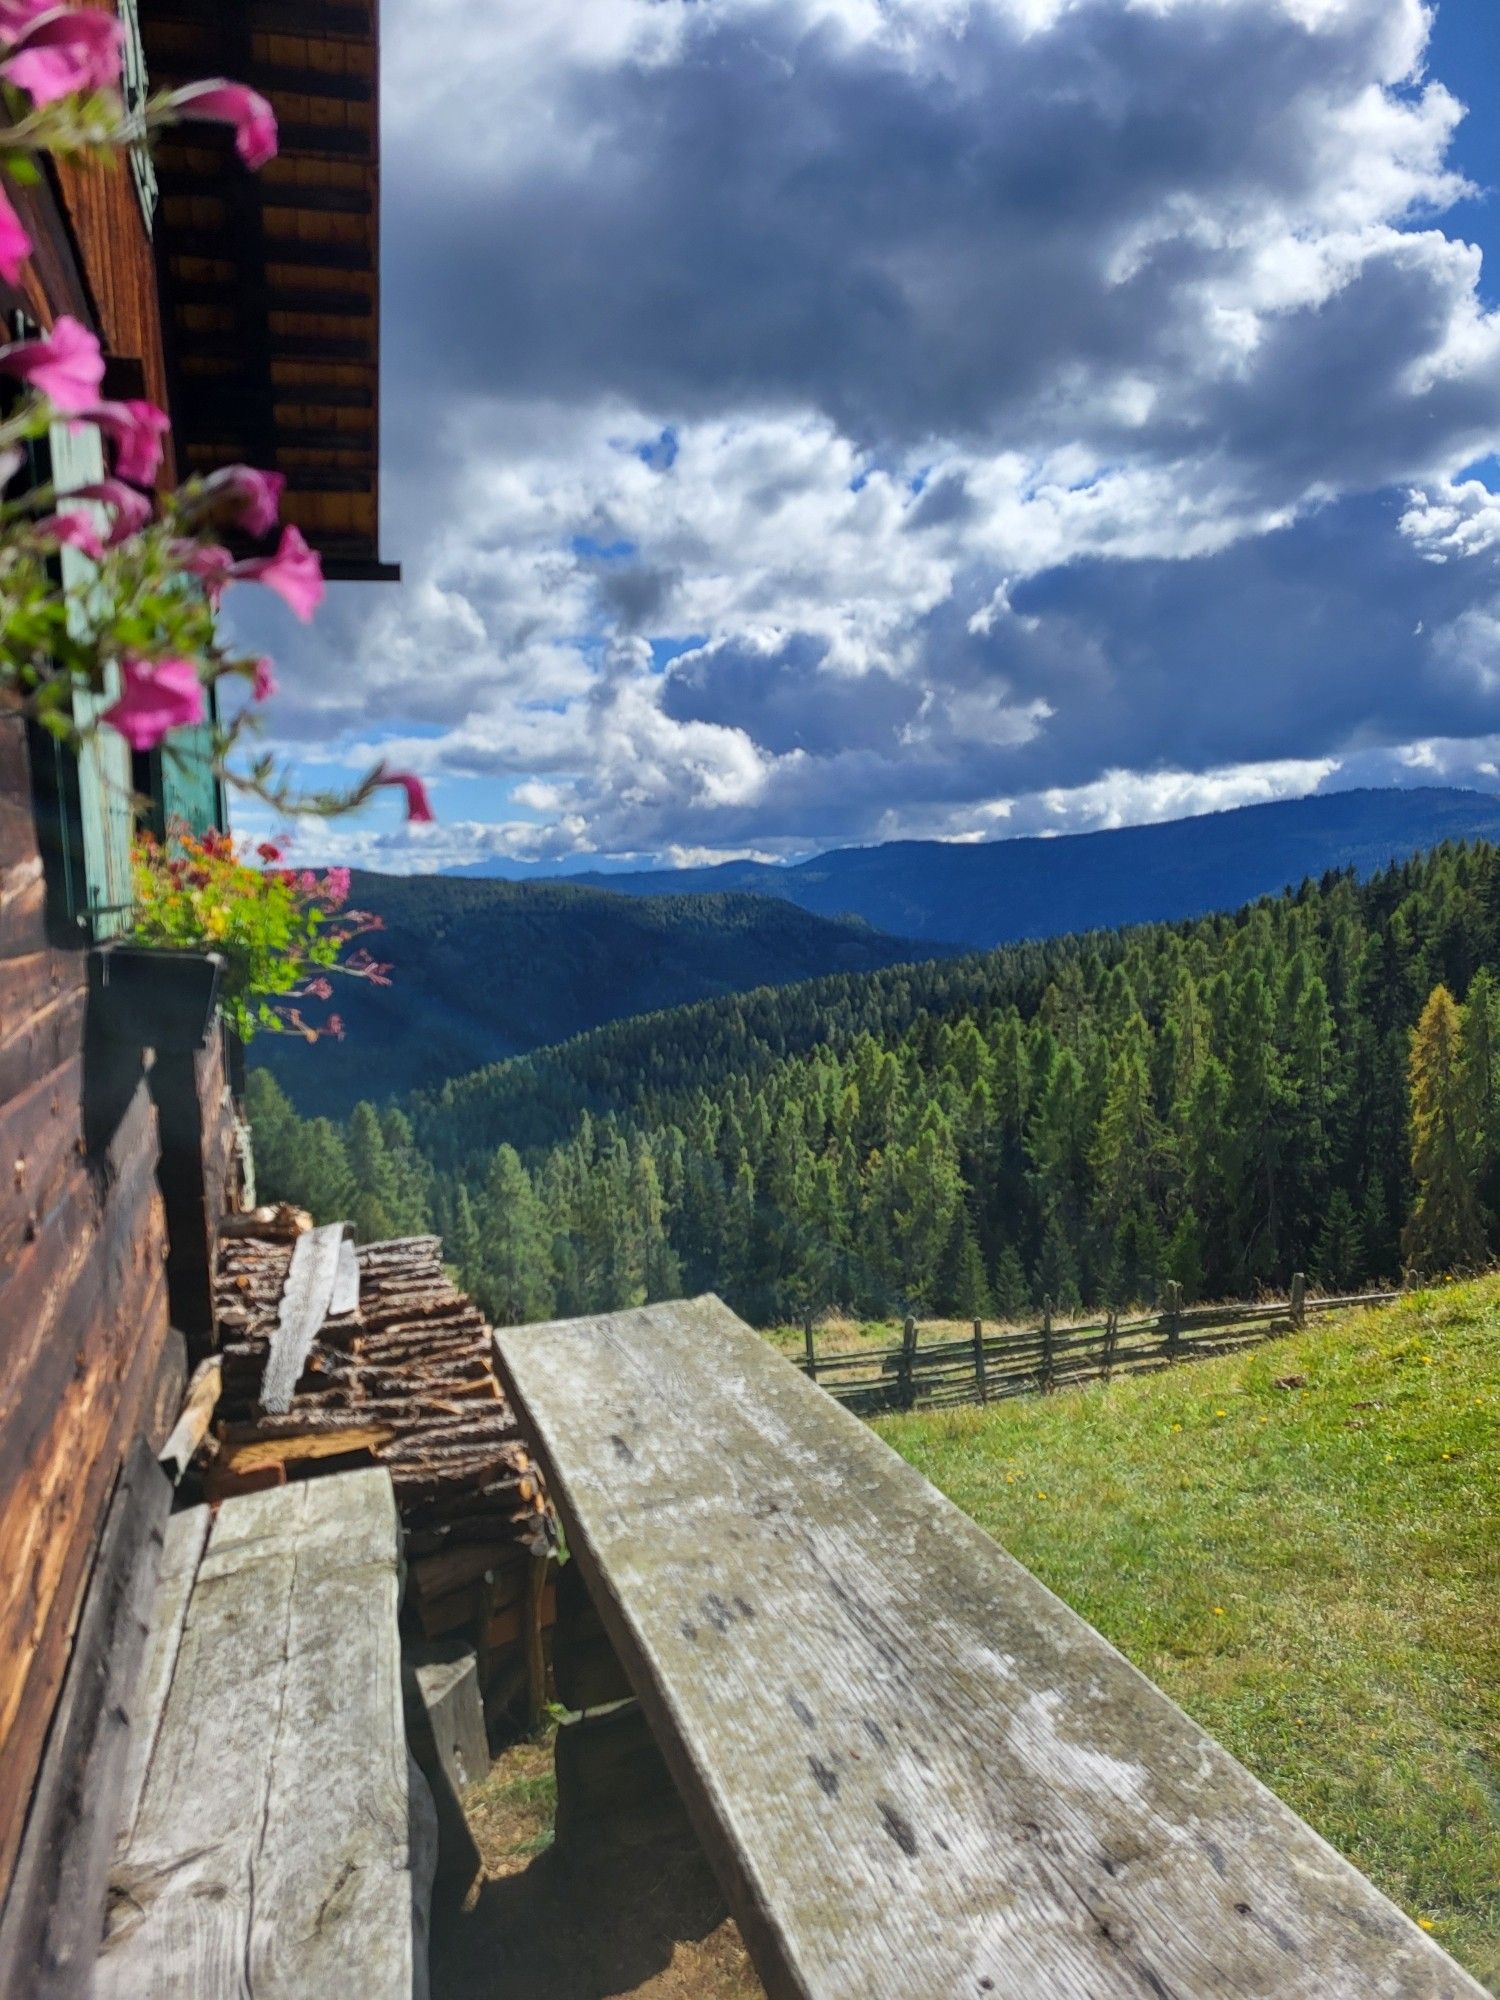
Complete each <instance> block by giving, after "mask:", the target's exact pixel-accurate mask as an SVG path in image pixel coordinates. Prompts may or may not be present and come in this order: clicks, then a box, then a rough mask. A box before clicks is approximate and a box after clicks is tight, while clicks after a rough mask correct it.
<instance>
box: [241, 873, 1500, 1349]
mask: <svg viewBox="0 0 1500 2000" xmlns="http://www.w3.org/2000/svg"><path fill="white" fill-rule="evenodd" d="M480 970H481V969H480V968H476V976H479V974H480ZM396 976H397V977H398V978H399V976H400V974H399V968H398V969H397V975H396ZM251 1105H252V1115H253V1119H254V1129H255V1145H256V1157H257V1163H258V1173H259V1181H260V1192H261V1197H262V1199H267V1198H272V1199H288V1200H292V1201H295V1202H297V1203H299V1204H302V1205H304V1206H306V1207H308V1208H310V1209H311V1210H312V1211H313V1212H314V1214H315V1215H317V1216H318V1217H320V1218H321V1219H334V1218H337V1217H349V1218H351V1219H352V1220H353V1221H354V1223H355V1224H356V1226H357V1228H358V1230H359V1232H360V1234H361V1236H363V1237H364V1238H366V1239H369V1238H374V1237H379V1236H386V1235H392V1234H399V1233H403V1232H408V1231H417V1230H422V1229H426V1228H429V1227H432V1228H436V1229H438V1230H440V1231H441V1232H442V1234H443V1236H444V1238H445V1239H446V1243H447V1249H448V1255H449V1257H450V1259H451V1261H452V1262H453V1263H454V1264H455V1265H456V1266H457V1267H458V1268H459V1271H460V1273H461V1276H462V1278H463V1280H464V1282H465V1283H466V1284H467V1285H468V1287H469V1288H470V1289H471V1290H472V1291H473V1292H474V1294H475V1295H476V1297H477V1298H478V1299H479V1300H480V1302H481V1303H482V1304H483V1305H484V1307H485V1308H486V1310H487V1311H488V1312H489V1313H490V1314H491V1316H492V1317H493V1318H495V1319H497V1320H500V1321H520V1320H527V1319H536V1318H542V1317H547V1316H550V1315H553V1314H571V1313H578V1312H587V1311H592V1310H601V1309H607V1308H612V1307H617V1306H622V1305H628V1304H633V1303H637V1302H640V1301H642V1300H646V1299H653V1298H660V1297H664V1296H670V1295H674V1294H678V1293H682V1292H696V1291H702V1290H710V1289H711V1290H715V1291H718V1292H719V1293H721V1294H722V1295H723V1296H724V1297H725V1298H726V1299H727V1300H728V1301H729V1302H730V1303H731V1304H732V1305H734V1306H735V1307H736V1308H737V1309H738V1310H739V1311H740V1312H741V1313H743V1314H744V1315H745V1316H746V1317H747V1318H749V1319H751V1320H753V1321H755V1322H757V1323H761V1324H766V1323H770V1322H773V1321H777V1320H782V1319H786V1318H789V1317H792V1316H795V1315H799V1314H801V1313H803V1312H807V1311H817V1310H821V1309H822V1308H824V1307H826V1306H840V1307H844V1308H847V1309H849V1310H852V1311H854V1312H856V1313H859V1314H862V1315H874V1314H884V1313H889V1312H892V1311H905V1310H910V1311H914V1312H917V1313H919V1314H928V1315H934V1314H937V1315H942V1314H962V1315H965V1316H968V1315H975V1314H980V1315H986V1316H988V1315H991V1314H998V1315H1000V1316H1011V1315H1019V1314H1023V1313H1025V1312H1028V1311H1029V1310H1031V1308H1032V1307H1033V1306H1034V1305H1035V1304H1036V1303H1037V1302H1038V1301H1039V1300H1040V1299H1041V1298H1042V1297H1043V1296H1046V1297H1049V1298H1050V1299H1052V1300H1053V1301H1054V1302H1055V1304H1056V1305H1057V1306H1058V1308H1059V1309H1061V1310H1063V1311H1066V1310H1069V1309H1072V1308H1077V1307H1079V1306H1081V1305H1085V1304H1090V1305H1091V1304H1100V1303H1124V1302H1131V1301H1138V1300H1146V1299H1149V1298H1151V1297H1152V1296H1153V1295H1154V1294H1155V1293H1156V1291H1157V1290H1158V1288H1159V1287H1160V1286H1161V1285H1162V1284H1163V1283H1164V1281H1166V1280H1168V1279H1173V1280H1176V1281H1177V1282H1179V1283H1180V1284H1181V1285H1182V1286H1183V1288H1184V1291H1185V1293H1186V1294H1187V1296H1188V1297H1189V1298H1211V1297H1227V1296H1247V1295H1250V1294H1253V1293H1254V1292H1255V1291H1257V1290H1258V1289H1259V1288H1262V1287H1270V1286H1276V1285H1282V1284H1284V1283H1285V1282H1286V1281H1287V1279H1288V1278H1289V1277H1290V1275H1291V1273H1292V1272H1293V1271H1294V1270H1304V1271H1306V1272H1307V1273H1308V1274H1309V1276H1310V1277H1312V1278H1313V1279H1314V1281H1315V1282H1320V1283H1322V1284H1324V1285H1327V1286H1333V1287H1346V1286H1353V1285H1356V1284H1359V1283H1361V1282H1363V1281H1366V1280H1374V1279H1378V1278H1393V1277H1395V1276H1396V1275H1397V1274H1398V1273H1399V1272H1401V1271H1402V1270H1403V1269H1417V1270H1451V1269H1460V1268H1464V1267H1467V1266H1471V1265H1473V1264H1476V1263H1478V1262H1480V1261H1482V1260H1483V1259H1484V1258H1485V1257H1486V1255H1487V1254H1488V1252H1489V1249H1490V1247H1491V1245H1492V1240H1493V1236H1494V1231H1495V1227H1496V1220H1497V1218H1500V849H1497V848H1495V847H1491V846H1487V845H1476V846H1446V847H1442V848H1439V849H1437V850H1435V851H1434V852H1433V853H1431V854H1429V855H1426V856H1422V857H1419V858H1417V859H1415V860H1412V861H1409V862H1406V863H1403V864H1401V865H1399V866H1396V867H1393V868H1391V869H1389V870H1387V871H1386V872H1384V873H1382V874H1380V875H1378V876H1376V877H1374V878H1373V879H1371V880H1370V881H1368V882H1366V883H1363V884H1361V883H1359V882H1357V881H1356V880H1354V879H1353V877H1352V876H1349V875H1330V876H1326V877H1324V878H1323V879H1322V880H1321V881H1319V882H1315V883H1307V884H1304V885H1303V886H1302V887H1301V888H1300V889H1297V890H1294V891H1288V892H1287V893H1285V894H1284V895H1281V896H1278V897H1273V898H1266V899H1263V900H1262V901H1260V902H1257V903H1255V904H1254V905H1252V906H1250V907H1249V908H1247V909H1245V910H1242V911H1240V912H1238V913H1236V914H1234V915H1225V916H1215V917H1208V918H1202V919H1198V920H1194V921H1191V922H1185V923H1179V924H1159V925H1148V926H1141V927H1137V928H1134V929H1129V930H1122V931H1116V932H1100V933H1094V934H1090V935H1086V936H1075V937H1066V938H1059V939H1055V940H1051V941H1047V942H1040V943H1028V944H1022V945H1015V946H1010V947H1005V948H1002V949H1001V950H998V951H995V952H990V953H986V954H983V955H980V956H975V957H970V958H962V959H955V960H947V961H939V962H937V963H933V964H927V965H920V966H903V967H896V968H893V969H890V970H883V971H878V972H872V973H861V974H849V975H840V976H835V977H830V978H824V979H819V980H813V981H809V982H806V983H804V984H802V985H798V986H792V987H787V988H782V989H779V990H770V989H758V990H756V991H754V992H751V993H746V994H738V995H732V996H728V997H723V998H718V999H714V1000H712V1001H707V1002H703V1003H701V1004H699V1005H696V1006H692V1007H686V1008H680V1009H676V1010H674V1011H672V1012H670V1013H663V1014H656V1015H646V1016H640V1017H636V1018H634V1019H631V1020H628V1021H623V1022H618V1023H615V1024H612V1025H610V1026H608V1027H605V1028H602V1029H599V1030H597V1031H595V1032H593V1033H591V1034H588V1035H584V1036H581V1037H579V1038H578V1039H576V1040H574V1041H571V1042H568V1043H565V1044H563V1045H561V1046H557V1047H552V1048H548V1049H544V1050H540V1051H538V1052H536V1053H535V1054H533V1055H530V1056H526V1057H521V1058H517V1059H515V1060H513V1061H510V1062H506V1063H501V1064H497V1065H495V1066H493V1067H491V1068H489V1069H485V1070H481V1071H478V1072H477V1073H475V1074H473V1075H470V1076H466V1077H462V1078H459V1079H456V1080H454V1081H452V1082H450V1083H448V1084H446V1085H445V1086H444V1087H443V1088H441V1089H440V1090H436V1091H433V1092H430V1093H424V1094H419V1095H416V1096H413V1097H411V1098H410V1099H408V1100H407V1101H406V1103H405V1105H404V1108H401V1109H388V1110H384V1111H380V1112H377V1111H376V1110H375V1109H373V1108H372V1107H371V1106H370V1105H368V1104H364V1105H360V1106H359V1107H358V1108H357V1109H356V1110H355V1111H354V1113H353V1115H352V1116H351V1117H350V1119H349V1120H348V1121H347V1123H345V1124H342V1125H339V1124H335V1123H333V1122H331V1121H329V1120H327V1119H321V1118H318V1119H310V1120H304V1119H302V1118H299V1117H298V1116H297V1115H296V1113H295V1111H294V1110H293V1108H292V1107H291V1105H290V1104H289V1102H288V1100H287V1099H286V1097H285V1096H284V1094H283V1093H282V1092H281V1090H280V1089H279V1087H278V1086H277V1085H276V1084H275V1083H274V1082H273V1081H272V1080H271V1078H270V1077H269V1076H268V1075H267V1074H266V1073H265V1072H264V1071H257V1072H255V1073H254V1074H253V1075H252V1078H251Z"/></svg>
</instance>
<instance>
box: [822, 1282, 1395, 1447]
mask: <svg viewBox="0 0 1500 2000" xmlns="http://www.w3.org/2000/svg"><path fill="white" fill-rule="evenodd" d="M1397 1296H1398V1294H1397V1293H1395V1292H1358V1293H1354V1294H1352V1295H1350V1296H1347V1297H1341V1298H1309V1297H1308V1294H1307V1281H1306V1280H1305V1278H1303V1276H1302V1275H1301V1273H1300V1272H1299V1273H1298V1274H1297V1276H1295V1277H1294V1278H1293V1279H1292V1288H1291V1292H1290V1295H1289V1296H1288V1297H1287V1298H1285V1299H1271V1300H1265V1301H1262V1302H1261V1303H1259V1304H1256V1305H1244V1304H1231V1305H1216V1306H1184V1305H1183V1303H1182V1288H1181V1286H1180V1285H1168V1287H1167V1291H1166V1297H1165V1300H1164V1302H1163V1304H1162V1306H1161V1308H1160V1310H1159V1311H1157V1312H1154V1313H1147V1314H1145V1315H1143V1316H1141V1317H1139V1318H1135V1319H1122V1318H1121V1317H1120V1315H1119V1314H1118V1313H1115V1312H1109V1313H1106V1314H1105V1316H1104V1318H1103V1319H1095V1320H1086V1321H1068V1322H1066V1323H1064V1324H1056V1323H1055V1322H1054V1317H1053V1312H1052V1308H1051V1304H1050V1302H1044V1303H1043V1307H1042V1321H1041V1325H1040V1326H1037V1327H1030V1328H1025V1329H1023V1330H1021V1331H1016V1330H1010V1331H1001V1330H999V1329H996V1330H995V1331H993V1332H990V1333H986V1332H985V1329H984V1323H983V1321H982V1320H977V1319H976V1320H975V1322H974V1331H973V1333H972V1334H971V1335H969V1336H967V1337H960V1338H958V1339H954V1338H952V1337H951V1336H950V1337H946V1338H944V1339H941V1340H934V1341H931V1342H929V1343H928V1345H926V1346H923V1345H922V1342H921V1339H920V1332H919V1329H918V1326H917V1323H916V1321H915V1320H912V1319H908V1320H907V1322H906V1325H905V1328H904V1331H903V1334H902V1339H901V1344H900V1346H899V1347H888V1348H874V1349H870V1348H867V1349H865V1350H863V1351H862V1352H856V1353H846V1354H821V1355H820V1354H819V1353H818V1352H817V1339H816V1334H815V1330H814V1328H813V1324H812V1322H811V1321H810V1320H809V1321H808V1322H807V1325H806V1328H805V1333H806V1341H807V1349H806V1353H805V1355H804V1356H803V1359H802V1361H801V1363H800V1364H799V1365H800V1366H801V1368H802V1371H803V1373H804V1374H806V1375H809V1376H811V1378H812V1379H813V1380H814V1381H815V1382H818V1383H820V1384H821V1385H822V1386H823V1388H825V1389H826V1390H827V1391H828V1393H829V1395H831V1396H833V1397H835V1398H836V1399H837V1400H838V1401H839V1402H841V1403H843V1404H844V1405H845V1407H846V1408H848V1409H851V1410H853V1411H854V1412H855V1413H856V1415H858V1416H862V1417H873V1416H879V1415H882V1414H884V1413H885V1412H886V1411H890V1410H917V1409H921V1410H940V1409H945V1408H953V1407H956V1406H957V1405H959V1404H963V1403H989V1402H996V1401H998V1400H999V1399H1000V1398H1001V1397H1002V1396H1029V1395H1034V1394H1037V1393H1039V1392H1040V1393H1043V1394H1045V1393H1047V1392H1048V1391H1050V1390H1053V1389H1065V1388H1071V1387H1074V1386H1076V1385H1077V1384H1079V1383H1083V1382H1101V1381H1102V1382H1107V1381H1109V1380H1110V1378H1111V1377H1112V1376H1114V1375H1126V1374H1132V1375H1138V1374H1142V1373H1146V1372H1149V1371H1150V1370H1151V1369H1155V1368H1170V1367H1172V1366H1174V1365H1175V1363H1177V1362H1179V1361H1197V1360H1203V1359H1206V1358H1207V1357H1208V1356H1209V1355H1213V1354H1231V1353H1233V1352H1234V1351H1235V1350H1236V1349H1237V1348H1241V1347H1249V1346H1253V1345H1254V1344H1255V1343H1256V1342H1258V1341H1262V1340H1275V1339H1277V1338H1278V1337H1279V1336H1281V1335H1283V1334H1288V1333H1300V1332H1301V1331H1302V1330H1303V1328H1304V1327H1305V1326H1306V1325H1307V1324H1308V1321H1309V1320H1310V1319H1312V1318H1313V1317H1315V1316H1316V1315H1318V1314H1321V1313H1329V1312H1336V1311H1340V1310H1343V1309H1346V1308H1348V1307H1351V1306H1378V1305H1386V1304H1388V1303H1389V1302H1390V1301H1391V1300H1392V1299H1394V1298H1396V1297H1397Z"/></svg>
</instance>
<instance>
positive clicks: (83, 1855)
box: [0, 1442, 171, 2000]
mask: <svg viewBox="0 0 1500 2000" xmlns="http://www.w3.org/2000/svg"><path fill="white" fill-rule="evenodd" d="M170 1505H171V1488H170V1486H169V1485H168V1483H167V1480H166V1478H165V1477H164V1475H163V1474H162V1472H161V1470H160V1468H159V1467H158V1466H157V1464H156V1461H155V1459H154V1458H153V1457H152V1454H151V1450H150V1447H149V1446H148V1445H146V1444H145V1443H144V1442H138V1443H137V1444H136V1446H135V1448H134V1449H133V1450H132V1451H131V1452H130V1453H129V1454H128V1456H127V1458H126V1461H125V1464H124V1466H123V1468H122V1469H121V1473H120V1477H119V1480H118V1482H117V1485H116V1488H115V1492H114V1495H113V1498H112V1500H111V1503H110V1508H109V1512H108V1514H107V1516H106V1517H105V1522H104V1527H103V1531H102V1533H101V1535H100V1540H99V1549H98V1553H97V1555H96V1557H95V1560H94V1566H93V1571H92V1574H91V1576H90V1580H89V1588H88V1592H87V1594H86V1596H85V1598H84V1604H83V1611H82V1615H81V1617H80V1619H79V1622H78V1629H77V1632H76V1634H75V1637H74V1641H73V1652H72V1658H71V1661H70V1663H69V1667H68V1673H67V1678H66V1680H65V1682H64V1684H63V1689H62V1694H61V1696H60V1698H59V1701H58V1705H57V1711H56V1713H55V1715H54V1717H53V1721H52V1729H51V1733H50V1735H49V1737H48V1740H47V1751H46V1756H45V1758H44V1759H43V1762H42V1767H41V1771H40V1774H39V1776H38V1780H37V1785H36V1789H35V1791H34V1793H33V1795H32V1801H31V1810H30V1813H29V1815H28V1818H27V1822H26V1832H25V1836H24V1839H23V1841H22V1844H21V1850H20V1854H19V1856H18V1858H17V1863H16V1869H15V1873H14V1876H13V1878H12V1881H11V1885H10V1892H9V1895H8V1897H7V1899H6V1903H5V1910H4V1915H3V1917H0V1993H4V1994H7V1995H9V1994H14V1995H21V1994H25V1995H27V1996H28V2000H83V1996H86V1995H87V1994H88V1993H89V1991H90V1983H91V1977H92V1969H93V1963H94V1955H95V1952H96V1950H97V1947H98V1941H99V1932H100V1927H101V1925H102V1922H103V1916H104V1900H105V1886H106V1882H107V1879H108V1874H109V1865H110V1859H111V1853H112V1850H113V1847H114V1836H115V1829H116V1826H117V1825H118V1823H119V1816H120V1810H121V1803H122V1797H123V1786H124V1780H125V1774H126V1766H127V1757H128V1752H129V1733H130V1728H131V1724H132V1721H133V1719H134V1718H135V1716H136V1715H137V1714H138V1713H139V1711H140V1691H139V1689H138V1685H137V1683H138V1678H139V1670H140V1666H141V1662H142V1659H143V1656H144V1654H145V1651H146V1635H147V1631H148V1628H149V1625H150V1620H151V1607H152V1601H153V1599H154V1597H155V1594H156V1580H157V1574H158V1571H159V1567H160V1562H161V1554H162V1543H163V1536H164V1531H165V1528H166V1522H167V1510H168V1508H169V1506H170Z"/></svg>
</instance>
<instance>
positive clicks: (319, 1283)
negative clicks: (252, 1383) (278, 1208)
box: [260, 1222, 344, 1417]
mask: <svg viewBox="0 0 1500 2000" xmlns="http://www.w3.org/2000/svg"><path fill="white" fill-rule="evenodd" d="M343 1241H344V1225H343V1223H341V1222H331V1223H327V1224H325V1225H324V1227H323V1228H321V1229H309V1230H307V1231H306V1233H305V1234H304V1235H301V1236H299V1237H298V1238H297V1241H296V1244H295V1246H294V1248H293V1250H292V1262H291V1268H290V1270H289V1271H288V1272H287V1274H286V1289H285V1290H284V1291H283V1292H282V1295H281V1311H280V1314H279V1315H278V1317H277V1321H276V1331H275V1332H274V1333H273V1334H272V1336H271V1352H270V1355H269V1357H268V1358H267V1361H266V1372H265V1377H264V1380H263V1381H262V1383H261V1389H260V1401H261V1408H262V1409H264V1410H266V1411H268V1412H269V1413H270V1414H271V1415H272V1416H273V1417H274V1416H283V1415H285V1413H286V1412H287V1411H288V1410H289V1409H290V1408H291V1407H292V1397H293V1396H294V1395H295V1393H296V1389H297V1380H298V1377H299V1376H300V1375H301V1373H302V1370H303V1367H304V1365H305V1364H306V1361H307V1357H308V1355H309V1354H310V1353H311V1352H312V1344H313V1342H314V1341H315V1340H316V1339H317V1337H318V1331H319V1329H320V1328H321V1326H322V1324H323V1322H324V1320H325V1319H327V1317H328V1308H329V1307H330V1305H331V1304H332V1303H333V1294H334V1287H335V1285H336V1284H337V1282H338V1271H339V1250H340V1246H341V1245H342V1243H343Z"/></svg>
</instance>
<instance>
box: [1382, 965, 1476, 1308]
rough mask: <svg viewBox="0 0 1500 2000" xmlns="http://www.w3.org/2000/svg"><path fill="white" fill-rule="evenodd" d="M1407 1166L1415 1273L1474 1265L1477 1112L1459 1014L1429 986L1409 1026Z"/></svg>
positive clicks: (1409, 1252)
mask: <svg viewBox="0 0 1500 2000" xmlns="http://www.w3.org/2000/svg"><path fill="white" fill-rule="evenodd" d="M1408 1075H1409V1082H1410V1092H1411V1170H1412V1177H1413V1179H1414V1180H1415V1182H1416V1190H1417V1191H1416V1199H1415V1201H1414V1203H1413V1205H1412V1211H1411V1215H1410V1218H1409V1219H1408V1221H1407V1225H1406V1230H1405V1233H1404V1235H1403V1236H1402V1239H1401V1248H1402V1252H1403V1254H1404V1255H1405V1257H1406V1259H1407V1261H1408V1263H1409V1264H1410V1265H1411V1266H1412V1268H1413V1269H1414V1270H1416V1271H1422V1272H1445V1271H1464V1270H1470V1269H1472V1268H1473V1267H1474V1266H1475V1265H1476V1264H1479V1263H1480V1262H1482V1261H1483V1258H1484V1254H1485V1234H1486V1231H1485V1217H1484V1213H1483V1210H1482V1209H1481V1208H1480V1206H1479V1197H1478V1195H1477V1194H1476V1193H1475V1191H1474V1178H1473V1168H1474V1162H1475V1159H1476V1157H1477V1152H1478V1126H1479V1111H1478V1106H1477V1105H1476V1104H1475V1102H1474V1097H1473V1093H1472V1087H1471V1085H1472V1078H1471V1077H1470V1076H1469V1075H1467V1074H1466V1072H1465V1066H1464V1060H1463V1016H1462V1014H1461V1012H1460V1010H1459V1007H1458V1003H1457V1002H1456V1001H1455V1000H1454V998H1453V995H1452V994H1451V993H1450V992H1449V991H1448V989H1447V987H1446V986H1435V987H1434V988H1433V989H1432V992H1431V994H1430V995H1429V996H1428V1000H1427V1005H1426V1006H1425V1007H1424V1008H1423V1009H1422V1018H1421V1019H1420V1021H1418V1023H1417V1025H1416V1027H1415V1029H1414V1030H1413V1031H1412V1038H1411V1061H1410V1065H1409V1071H1408Z"/></svg>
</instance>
